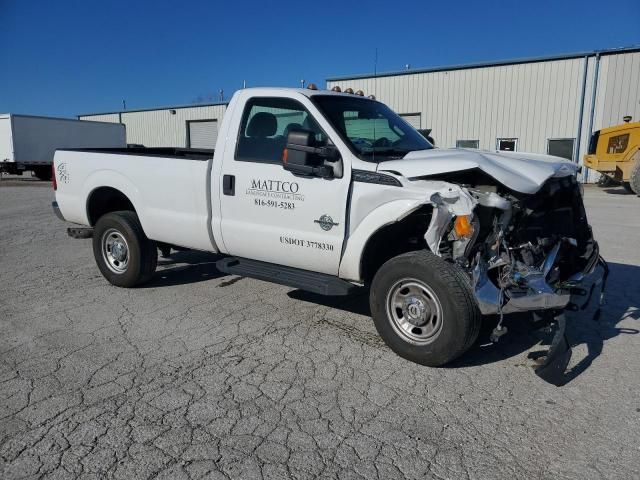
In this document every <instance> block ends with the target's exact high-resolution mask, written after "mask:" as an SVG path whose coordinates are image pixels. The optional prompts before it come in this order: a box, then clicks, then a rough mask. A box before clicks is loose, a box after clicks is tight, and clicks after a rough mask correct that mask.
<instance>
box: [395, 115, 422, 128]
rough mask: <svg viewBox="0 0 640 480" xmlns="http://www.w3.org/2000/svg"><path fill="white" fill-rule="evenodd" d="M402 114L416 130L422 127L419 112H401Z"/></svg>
mask: <svg viewBox="0 0 640 480" xmlns="http://www.w3.org/2000/svg"><path fill="white" fill-rule="evenodd" d="M400 116H401V117H402V118H404V120H405V121H406V122H407V123H408V124H409V125H411V126H412V127H413V128H415V129H416V130H419V129H420V114H419V113H401V114H400Z"/></svg>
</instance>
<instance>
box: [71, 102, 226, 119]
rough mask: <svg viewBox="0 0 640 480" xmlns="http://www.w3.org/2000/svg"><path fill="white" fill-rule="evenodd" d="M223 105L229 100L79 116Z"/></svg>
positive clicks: (91, 114)
mask: <svg viewBox="0 0 640 480" xmlns="http://www.w3.org/2000/svg"><path fill="white" fill-rule="evenodd" d="M222 105H225V106H226V105H229V102H215V103H190V104H186V105H169V106H163V107H149V108H136V109H133V110H114V111H112V112H94V113H79V114H78V115H76V116H77V117H92V116H95V115H117V114H119V113H135V112H151V111H154V110H179V109H182V108H198V107H218V106H222Z"/></svg>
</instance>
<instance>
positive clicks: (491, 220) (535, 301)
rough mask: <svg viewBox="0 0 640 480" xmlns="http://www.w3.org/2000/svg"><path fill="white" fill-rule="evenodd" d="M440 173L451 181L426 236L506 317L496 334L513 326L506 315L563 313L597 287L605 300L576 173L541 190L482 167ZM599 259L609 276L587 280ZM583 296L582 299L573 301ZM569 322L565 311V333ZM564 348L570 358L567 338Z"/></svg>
mask: <svg viewBox="0 0 640 480" xmlns="http://www.w3.org/2000/svg"><path fill="white" fill-rule="evenodd" d="M443 177H444V178H443ZM420 180H423V179H420ZM438 180H444V181H446V182H447V184H449V186H448V188H445V189H440V190H439V191H438V192H437V193H435V194H433V195H432V196H431V199H430V200H431V203H432V205H433V207H434V211H433V214H432V216H431V221H430V224H429V228H428V230H427V232H426V233H425V236H424V238H425V241H426V243H427V245H428V247H429V248H430V249H431V251H432V252H433V253H435V254H436V255H439V256H441V257H443V258H445V259H447V260H449V261H452V262H455V263H456V264H458V265H459V266H460V267H461V268H462V269H464V270H465V271H466V272H467V273H468V275H469V277H470V279H471V282H472V287H473V290H474V293H475V296H476V300H477V302H478V305H479V308H480V311H481V312H482V313H483V314H485V315H490V314H497V315H499V316H500V320H499V322H498V326H497V327H496V329H495V330H494V334H493V335H492V340H493V341H497V339H498V338H499V337H500V336H501V335H502V334H503V333H505V332H506V329H504V330H503V328H502V316H503V314H507V313H514V312H524V311H532V312H540V311H549V312H550V313H553V314H554V315H556V316H558V315H560V314H562V312H563V311H564V310H565V309H571V310H578V309H579V308H581V307H582V306H584V305H586V303H588V301H589V299H590V298H591V296H592V293H594V292H593V291H594V289H595V288H596V287H598V286H599V289H600V297H601V301H602V295H603V291H604V284H605V282H606V275H607V272H608V269H607V266H606V263H605V262H604V260H603V259H602V258H601V257H600V254H599V249H598V244H597V242H596V241H595V240H594V239H593V235H592V232H591V227H590V226H589V224H588V222H587V217H586V212H585V209H584V205H583V201H582V193H581V186H580V184H579V183H578V181H577V180H576V178H575V176H573V175H566V176H561V177H553V178H550V179H549V180H547V182H545V184H544V185H543V186H542V187H541V188H540V190H539V191H538V192H537V193H535V194H523V193H518V192H515V191H513V190H510V189H508V188H506V187H504V186H502V185H500V184H499V183H497V182H496V181H495V180H494V179H492V178H491V177H489V176H488V175H485V174H483V173H482V172H480V171H477V170H471V171H464V172H454V173H451V174H448V175H440V176H438ZM598 265H601V266H602V267H603V270H604V275H602V276H600V277H599V278H597V279H596V280H595V281H594V282H585V279H586V278H587V277H588V276H590V275H591V274H592V273H593V272H594V270H595V269H596V267H597V266H598ZM576 297H578V298H582V300H583V302H582V305H578V304H576V303H574V302H575V300H574V299H575V298H576ZM563 329H564V317H562V332H560V333H561V336H562V337H563V339H564V330H563ZM564 340H565V342H566V339H564ZM555 343H558V342H555ZM567 351H568V357H566V355H567V353H566V352H567ZM561 353H562V354H564V355H565V357H566V358H565V359H566V363H568V361H569V358H570V353H571V352H570V348H569V347H568V344H567V345H566V348H564V349H563V352H561ZM551 356H552V355H551V352H550V354H549V357H551ZM565 366H566V365H565Z"/></svg>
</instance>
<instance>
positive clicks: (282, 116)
mask: <svg viewBox="0 0 640 480" xmlns="http://www.w3.org/2000/svg"><path fill="white" fill-rule="evenodd" d="M291 130H310V131H312V132H314V133H315V136H316V141H317V142H319V144H322V143H325V142H326V140H327V136H326V135H325V133H324V132H323V131H322V130H321V129H320V127H319V126H318V124H317V123H316V122H315V120H314V119H313V118H312V117H311V115H309V113H308V112H307V110H306V109H305V108H304V107H303V106H302V104H301V103H299V102H297V101H295V100H292V99H289V98H275V97H269V98H253V99H251V100H250V101H249V102H247V105H246V107H245V110H244V114H243V118H242V123H241V125H240V132H239V134H238V144H237V147H236V160H239V161H242V162H260V163H281V162H282V151H283V150H284V147H285V145H286V143H287V137H288V135H289V132H290V131H291Z"/></svg>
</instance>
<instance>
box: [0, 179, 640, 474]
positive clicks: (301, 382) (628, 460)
mask: <svg viewBox="0 0 640 480" xmlns="http://www.w3.org/2000/svg"><path fill="white" fill-rule="evenodd" d="M585 198H586V203H587V208H588V213H589V215H590V221H591V223H592V225H593V227H594V230H595V232H596V237H597V238H598V240H599V241H600V243H601V248H602V252H603V255H604V256H605V258H607V260H608V261H609V262H610V264H611V272H612V273H611V280H610V285H609V295H608V303H607V305H606V306H605V307H604V308H603V310H602V312H601V316H600V319H599V320H598V321H595V320H593V319H592V318H591V317H592V314H593V313H594V311H593V309H590V310H588V311H587V312H581V313H580V314H579V315H576V314H574V315H573V317H572V318H571V321H570V324H569V336H570V339H571V341H572V343H573V344H574V345H575V348H574V356H573V359H572V364H571V365H572V370H571V371H570V372H569V376H570V378H569V380H570V381H569V382H568V383H567V384H566V385H565V386H563V387H555V386H552V385H549V384H547V383H545V382H544V381H542V380H541V379H540V378H538V377H537V376H536V375H535V374H534V372H533V363H532V360H530V359H529V358H528V354H529V353H531V352H535V351H538V350H540V349H541V346H540V343H539V342H540V341H541V340H542V341H544V340H547V341H548V337H549V336H548V335H545V334H543V333H540V332H536V331H533V330H532V328H531V327H530V326H529V324H528V323H527V322H526V321H525V320H523V319H522V318H511V319H508V321H507V326H508V328H509V330H510V334H509V335H507V336H505V337H503V339H502V340H501V341H500V343H498V344H497V345H490V344H487V342H488V341H487V339H488V334H489V332H490V330H491V328H492V325H491V322H492V320H491V319H488V320H487V322H486V324H487V325H486V326H485V327H484V328H483V332H482V334H481V338H480V340H479V342H478V343H477V344H476V345H475V346H474V348H473V350H472V351H471V352H469V353H468V354H467V355H466V356H465V357H464V358H463V359H461V360H459V361H457V362H456V363H454V364H453V365H451V366H449V367H447V368H439V369H432V368H427V367H421V366H418V365H415V364H412V363H410V362H407V361H405V360H403V359H401V358H399V357H397V356H396V355H394V354H393V353H392V352H391V351H390V350H389V349H388V348H386V346H385V345H384V344H383V343H382V341H381V340H380V339H379V338H378V336H377V334H376V331H375V329H374V326H373V323H372V322H371V320H370V319H369V317H368V307H367V300H366V296H364V295H360V296H356V297H354V298H349V299H332V298H328V299H327V298H322V297H317V296H314V295H310V294H307V293H304V292H301V291H296V290H291V289H289V288H286V287H283V286H279V285H273V284H269V283H265V282H261V281H257V280H251V279H247V278H239V277H230V276H223V275H222V274H220V273H219V272H217V271H216V269H215V266H214V262H215V260H216V257H215V256H213V255H208V254H203V253H198V252H181V253H178V254H176V255H174V256H173V258H171V259H161V261H160V268H159V271H158V272H157V273H156V276H155V277H154V279H153V281H152V283H151V284H149V285H146V286H145V287H142V288H137V289H131V290H125V289H119V288H116V287H113V286H111V285H109V284H108V283H107V282H106V280H104V279H103V278H102V276H101V275H100V273H99V272H98V269H97V267H96V266H95V264H94V260H93V254H92V250H91V242H90V241H88V240H73V239H71V238H68V237H67V235H66V232H65V225H64V224H63V223H61V222H60V221H59V220H58V219H57V218H56V217H55V216H54V215H53V213H52V212H51V208H50V202H51V201H52V199H53V192H52V191H51V189H50V188H47V185H43V184H42V183H39V182H27V181H25V182H22V181H19V180H15V181H9V182H7V181H2V182H0V332H1V335H0V478H2V479H14V478H56V479H58V478H59V479H63V478H86V479H91V478H116V479H133V478H172V479H183V478H184V479H191V478H194V479H195V478H214V479H218V478H221V479H222V478H238V479H252V478H258V479H260V478H265V479H275V478H283V479H286V478H300V479H307V478H318V477H322V478H340V479H356V478H364V479H394V478H399V479H405V478H406V479H414V478H427V479H430V478H434V479H442V478H454V479H458V478H469V479H480V478H491V479H503V478H504V479H514V478H523V479H525V478H526V479H532V478H554V479H565V478H580V479H583V478H584V479H591V478H594V479H596V478H597V479H600V478H611V479H613V478H620V479H629V478H639V477H640V395H639V393H640V382H639V380H640V348H639V347H638V345H639V342H640V336H639V335H637V334H638V329H639V328H640V322H639V319H640V310H639V308H640V281H638V278H639V273H640V248H638V245H639V244H640V198H636V197H633V196H630V195H624V194H622V190H621V189H615V188H614V189H610V190H608V191H605V190H601V189H598V188H595V187H587V188H586V193H585Z"/></svg>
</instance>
